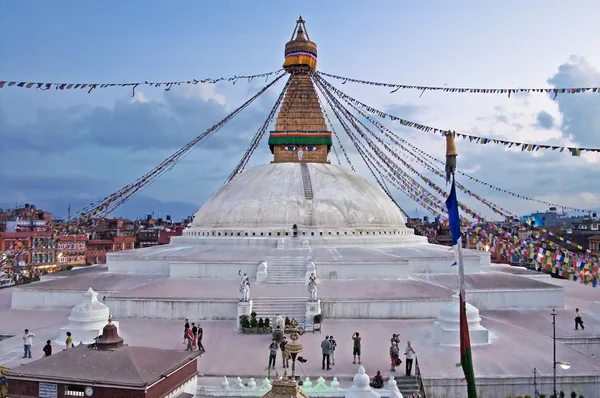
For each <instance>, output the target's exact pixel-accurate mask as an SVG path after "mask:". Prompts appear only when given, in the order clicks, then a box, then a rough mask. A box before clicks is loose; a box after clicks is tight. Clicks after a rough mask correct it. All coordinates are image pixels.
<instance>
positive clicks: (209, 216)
mask: <svg viewBox="0 0 600 398" xmlns="http://www.w3.org/2000/svg"><path fill="white" fill-rule="evenodd" d="M306 165H307V166H308V170H309V173H310V178H311V183H312V188H313V196H314V197H313V199H312V200H310V201H309V200H307V199H306V198H305V196H304V189H303V185H302V176H301V172H300V170H301V168H300V164H299V163H276V164H266V165H261V166H257V167H254V168H252V169H249V170H246V171H245V172H244V173H242V174H240V175H239V176H237V177H236V178H234V179H233V180H232V181H230V182H229V183H227V184H225V185H223V186H222V187H221V188H220V189H219V190H218V191H217V192H216V193H215V194H214V195H213V196H212V197H211V198H210V199H209V200H208V201H207V202H206V203H205V204H204V205H203V206H202V207H201V208H200V210H198V212H196V214H195V215H194V221H193V223H192V227H191V229H190V232H192V231H194V232H196V231H215V230H219V231H222V230H228V229H229V230H235V231H250V230H253V231H259V230H260V231H267V230H269V231H273V232H276V231H286V232H288V233H291V231H292V226H293V225H294V224H296V225H297V226H298V229H299V230H302V229H306V228H309V229H311V230H314V229H326V230H328V229H329V230H336V231H337V230H339V229H344V228H345V229H354V230H360V229H365V230H374V229H377V230H384V229H388V230H391V229H398V230H403V231H405V230H407V228H406V226H405V225H404V218H403V217H402V213H401V212H400V210H399V209H398V207H397V206H396V205H395V204H394V203H393V202H392V201H391V200H390V199H389V197H388V196H387V195H386V194H385V193H384V192H383V191H382V190H381V189H380V188H378V187H376V186H375V185H373V184H372V183H371V182H369V181H368V180H366V179H365V178H363V177H361V176H360V175H358V174H356V173H354V172H352V171H350V170H347V169H345V168H343V167H340V166H335V165H331V164H318V163H308V164H306ZM411 232H412V231H411Z"/></svg>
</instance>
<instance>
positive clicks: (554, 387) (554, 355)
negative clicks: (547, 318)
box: [550, 308, 571, 398]
mask: <svg viewBox="0 0 600 398" xmlns="http://www.w3.org/2000/svg"><path fill="white" fill-rule="evenodd" d="M550 315H552V344H553V347H552V348H553V349H552V352H553V360H552V371H553V372H554V373H553V374H554V375H553V377H552V386H553V390H552V391H553V394H554V398H556V397H557V395H558V394H557V391H556V365H559V366H560V367H561V368H563V369H569V368H570V367H571V364H570V363H568V362H560V361H559V362H557V361H556V310H555V309H554V308H552V313H551V314H550Z"/></svg>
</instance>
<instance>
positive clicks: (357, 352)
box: [352, 332, 360, 364]
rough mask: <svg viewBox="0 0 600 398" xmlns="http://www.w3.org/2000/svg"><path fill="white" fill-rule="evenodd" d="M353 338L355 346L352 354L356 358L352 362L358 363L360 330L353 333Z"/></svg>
mask: <svg viewBox="0 0 600 398" xmlns="http://www.w3.org/2000/svg"><path fill="white" fill-rule="evenodd" d="M352 340H353V341H354V346H353V348H352V356H353V357H354V360H353V361H352V363H356V358H357V357H358V363H359V364H360V335H359V334H358V332H356V333H354V334H353V335H352Z"/></svg>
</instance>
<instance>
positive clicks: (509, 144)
mask: <svg viewBox="0 0 600 398" xmlns="http://www.w3.org/2000/svg"><path fill="white" fill-rule="evenodd" d="M319 81H320V82H322V83H323V84H325V85H326V86H327V87H328V88H329V89H330V90H332V91H334V92H335V93H336V94H337V95H338V96H339V97H340V98H343V99H345V100H348V101H350V102H352V103H353V104H354V105H357V106H360V107H361V108H363V109H364V110H366V111H367V112H369V113H371V114H374V115H377V116H379V117H380V118H382V119H385V118H388V119H390V120H392V121H394V122H398V123H400V124H401V125H402V126H405V127H410V128H413V129H416V130H419V131H424V132H427V133H433V134H439V135H441V136H444V137H445V136H446V135H447V134H454V135H455V136H456V137H459V138H462V139H465V140H469V142H471V143H476V144H490V143H491V144H496V145H504V146H505V147H506V148H513V147H515V148H521V151H527V152H532V151H535V152H537V151H539V150H542V149H543V150H552V151H558V152H561V153H562V152H564V151H565V150H566V151H567V153H570V154H571V156H581V153H582V152H595V153H598V152H600V148H579V147H564V146H560V145H545V144H532V143H525V142H516V141H507V140H500V139H496V138H489V137H481V136H477V135H471V134H464V133H457V132H456V131H453V130H450V129H440V128H437V127H431V126H427V125H425V124H420V123H416V122H413V121H410V120H406V119H402V118H399V117H397V116H393V115H390V114H389V113H386V112H383V111H380V110H378V109H376V108H373V107H372V106H369V105H367V104H365V103H363V102H360V101H358V100H357V99H355V98H353V97H351V96H349V95H347V94H345V93H344V92H342V91H340V90H339V89H337V88H336V87H334V86H333V85H331V83H329V82H328V81H326V80H325V79H323V78H320V79H319Z"/></svg>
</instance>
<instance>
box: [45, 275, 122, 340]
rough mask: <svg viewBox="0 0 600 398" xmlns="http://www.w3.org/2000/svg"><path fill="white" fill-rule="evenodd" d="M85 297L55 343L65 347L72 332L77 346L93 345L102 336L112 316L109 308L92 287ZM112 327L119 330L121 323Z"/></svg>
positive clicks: (116, 323)
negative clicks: (69, 333) (68, 334)
mask: <svg viewBox="0 0 600 398" xmlns="http://www.w3.org/2000/svg"><path fill="white" fill-rule="evenodd" d="M83 297H84V299H83V302H81V303H80V304H77V305H76V306H75V307H73V309H72V310H71V316H69V324H68V325H66V326H63V327H62V328H60V330H59V333H58V337H57V338H56V340H55V341H54V343H55V344H58V345H60V346H63V347H64V346H65V341H66V338H67V337H66V334H67V332H71V335H72V338H73V343H74V344H75V345H77V344H79V343H83V344H92V343H94V342H95V339H96V338H97V337H98V336H100V335H102V331H103V329H104V327H105V325H106V320H107V319H108V318H109V316H110V311H109V309H108V306H106V305H105V304H103V303H101V302H100V301H98V293H96V292H95V291H93V290H92V288H91V287H90V288H89V289H88V290H87V292H85V293H84V294H83ZM111 325H113V326H114V327H115V328H118V326H119V322H115V321H113V322H112V323H111Z"/></svg>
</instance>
